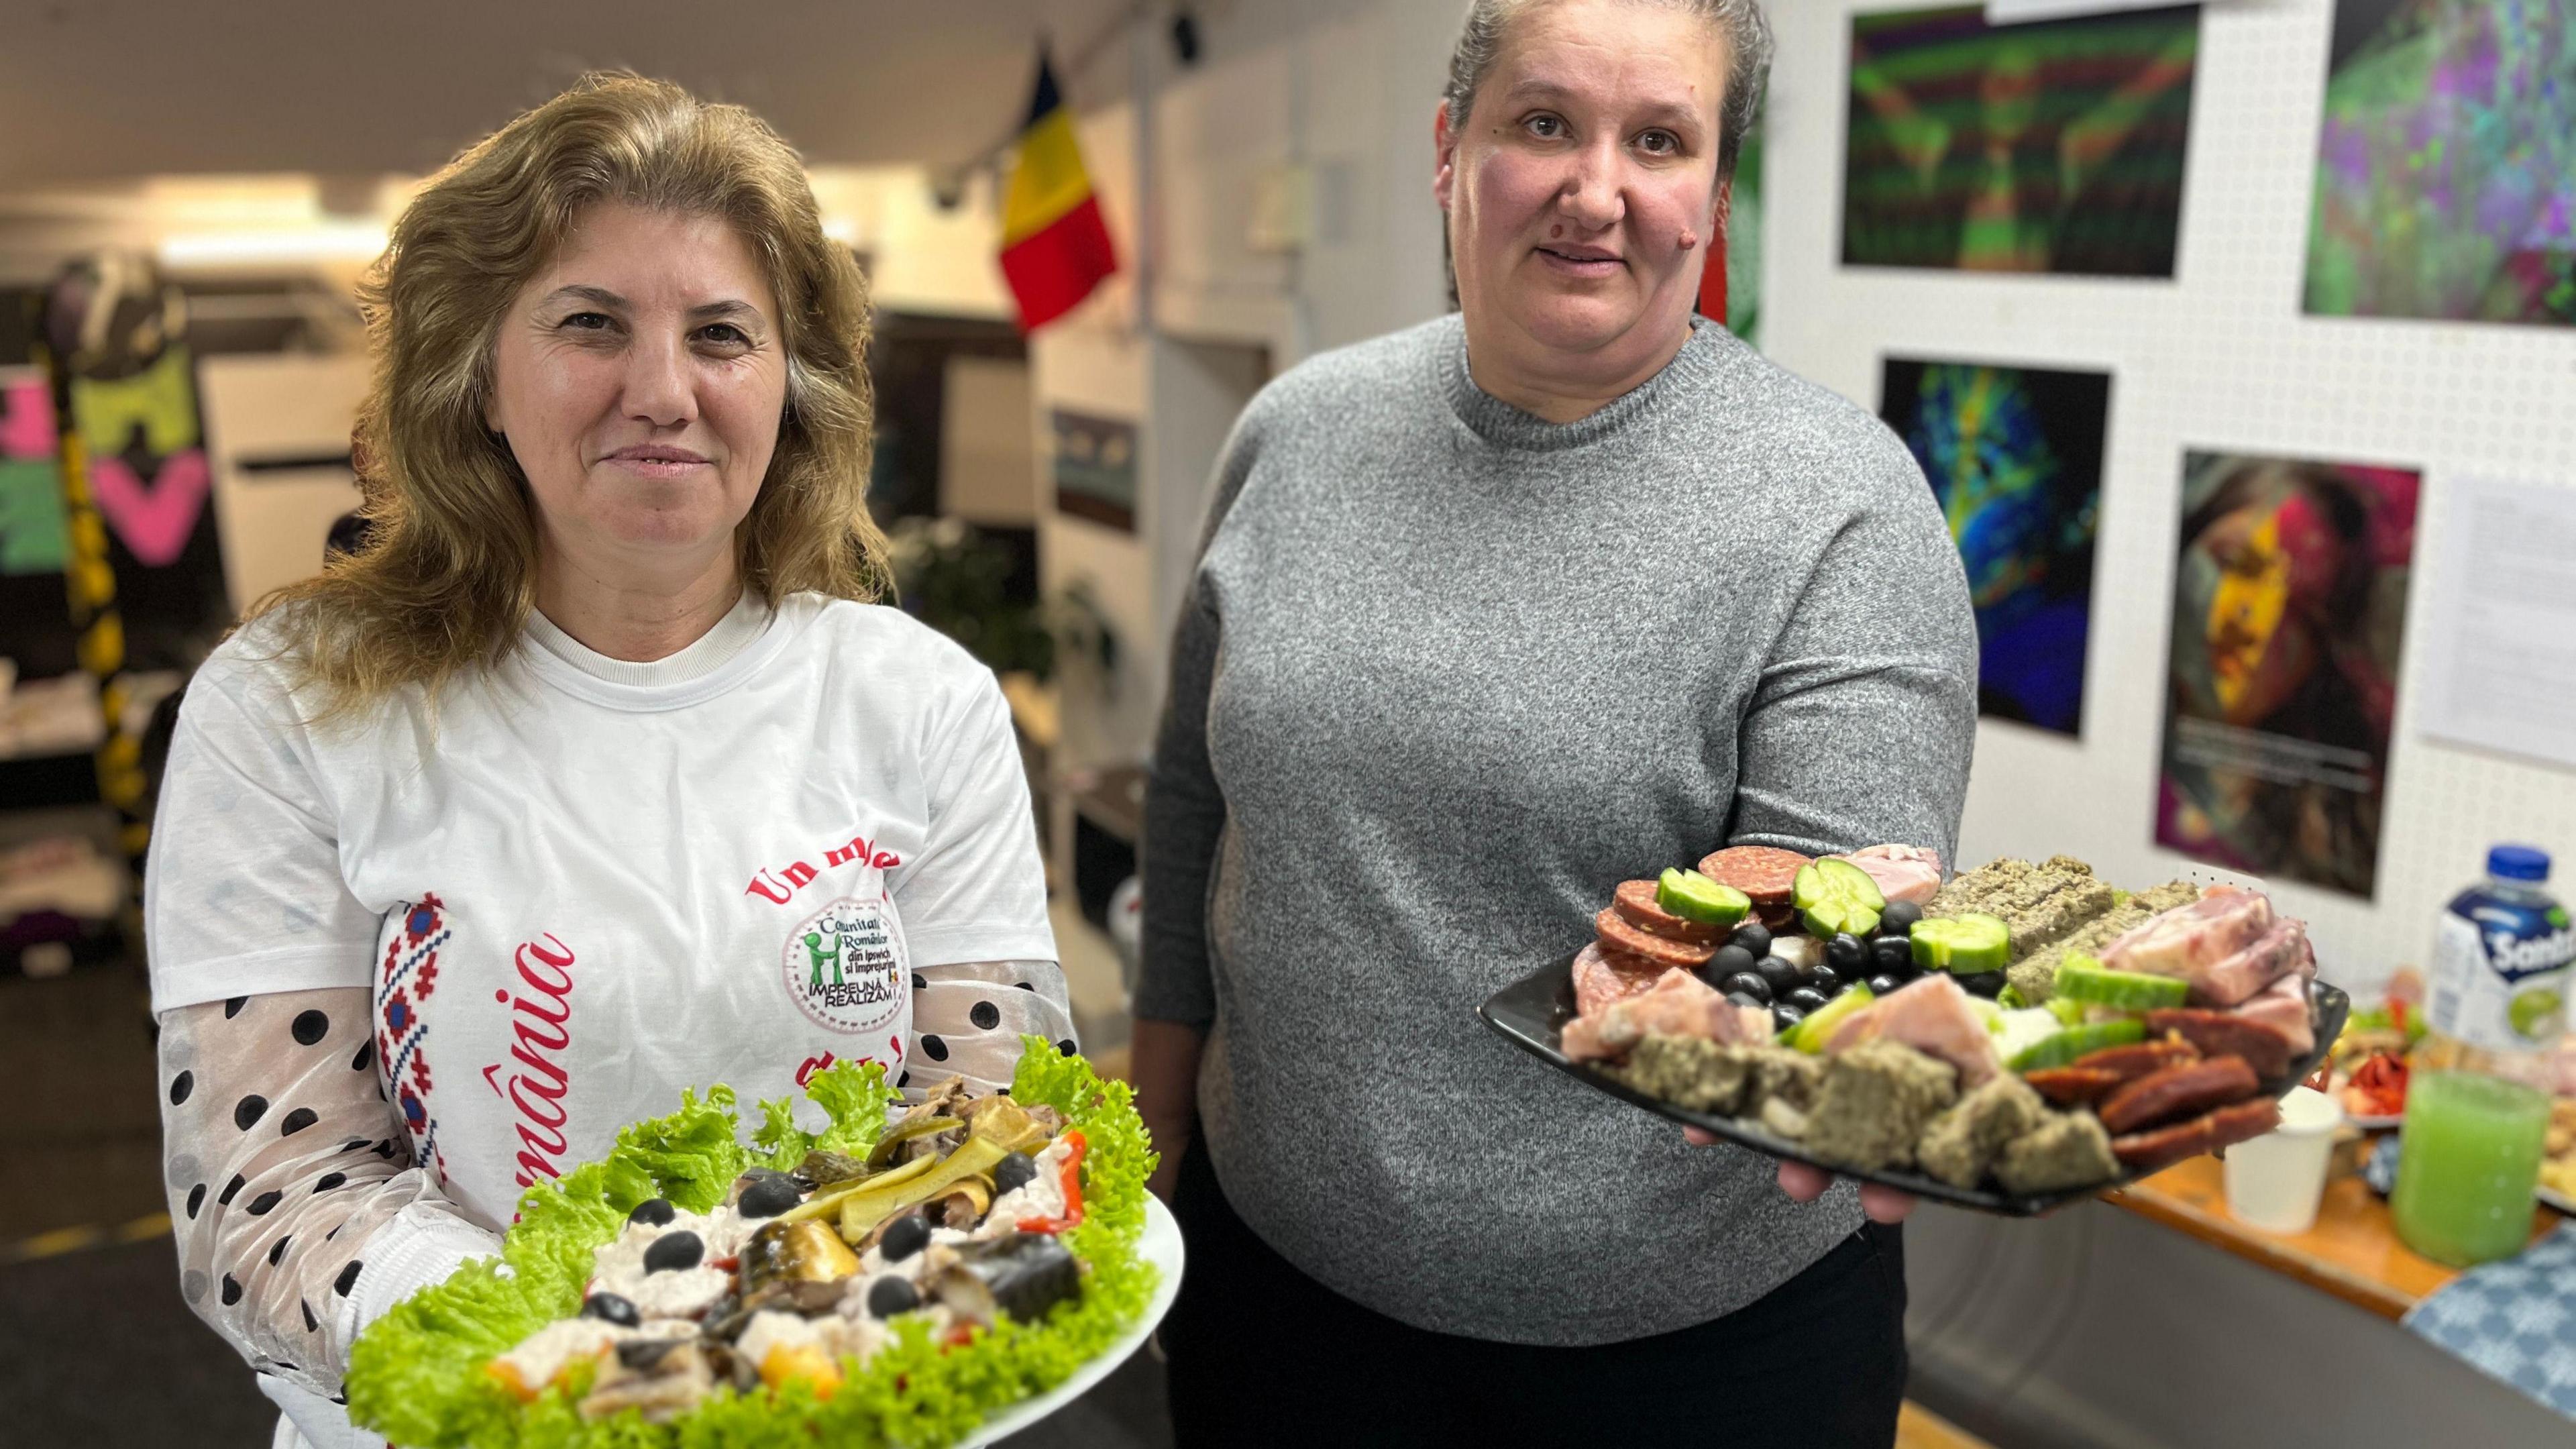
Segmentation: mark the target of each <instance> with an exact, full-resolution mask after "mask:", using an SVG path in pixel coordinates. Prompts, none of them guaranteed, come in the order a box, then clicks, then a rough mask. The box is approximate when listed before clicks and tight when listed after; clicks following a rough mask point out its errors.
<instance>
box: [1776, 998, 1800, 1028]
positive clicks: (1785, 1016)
mask: <svg viewBox="0 0 2576 1449" xmlns="http://www.w3.org/2000/svg"><path fill="white" fill-rule="evenodd" d="M1806 1019H1807V1009H1806V1008H1805V1007H1803V1006H1791V1005H1789V1004H1788V1003H1786V1002H1783V1003H1781V1004H1780V1005H1778V1006H1775V1007H1772V1008H1771V1024H1772V1025H1773V1026H1774V1027H1776V1028H1778V1029H1779V1030H1781V1031H1787V1030H1788V1029H1789V1028H1791V1027H1793V1026H1796V1025H1797V1024H1798V1023H1799V1022H1802V1021H1805V1020H1806Z"/></svg>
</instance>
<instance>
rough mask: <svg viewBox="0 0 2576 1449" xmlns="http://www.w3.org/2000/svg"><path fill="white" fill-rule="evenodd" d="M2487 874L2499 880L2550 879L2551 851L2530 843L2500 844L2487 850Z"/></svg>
mask: <svg viewBox="0 0 2576 1449" xmlns="http://www.w3.org/2000/svg"><path fill="white" fill-rule="evenodd" d="M2487 874H2489V875H2491V876H2494V877H2496V878H2497V879H2499V880H2529V881H2543V880H2547V879H2549V852H2548V851H2545V850H2534V849H2532V848H2531V847H2530V846H2528V845H2499V846H2497V847H2495V848H2494V849H2493V850H2490V851H2488V852H2487Z"/></svg>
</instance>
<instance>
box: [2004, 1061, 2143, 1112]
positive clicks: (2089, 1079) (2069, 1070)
mask: <svg viewBox="0 0 2576 1449" xmlns="http://www.w3.org/2000/svg"><path fill="white" fill-rule="evenodd" d="M2021 1079H2022V1080H2023V1081H2025V1082H2028V1083H2030V1085H2031V1089H2032V1090H2033V1091H2036V1092H2038V1093H2039V1094H2040V1095H2041V1096H2043V1097H2046V1098H2047V1099H2048V1100H2049V1101H2051V1102H2054V1103H2056V1104H2057V1105H2058V1106H2060V1107H2075V1106H2081V1105H2082V1104H2084V1103H2086V1102H2090V1101H2092V1100H2094V1099H2095V1098H2097V1097H2100V1096H2102V1095H2103V1094H2104V1093H2106V1092H2108V1091H2110V1090H2111V1089H2112V1088H2114V1087H2117V1086H2118V1085H2120V1074H2119V1073H2117V1072H2110V1071H2104V1070H2103V1069H2101V1068H2099V1067H2044V1068H2042V1069H2041V1070H2039V1071H2035V1072H2024V1073H2022V1078H2021Z"/></svg>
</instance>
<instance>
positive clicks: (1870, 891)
mask: <svg viewBox="0 0 2576 1449" xmlns="http://www.w3.org/2000/svg"><path fill="white" fill-rule="evenodd" d="M1789 904H1791V905H1793V906H1795V907H1797V908H1798V913H1799V915H1800V917H1801V924H1803V925H1805V926H1806V928H1807V934H1808V935H1810V936H1814V937H1816V938H1817V939H1818V940H1831V939H1832V938H1833V937H1834V936H1835V935H1836V934H1838V933H1840V932H1844V931H1849V932H1850V933H1851V934H1853V935H1855V936H1861V937H1866V936H1868V935H1869V934H1870V933H1871V932H1873V931H1875V930H1877V929H1878V913H1879V912H1881V911H1883V910H1885V909H1887V897H1886V896H1884V895H1881V894H1880V893H1879V889H1878V882H1876V881H1874V880H1871V879H1870V878H1869V872H1868V871H1865V870H1863V869H1861V868H1860V867H1859V866H1856V865H1854V864H1852V863H1851V862H1850V861H1847V860H1820V861H1817V862H1816V863H1815V864H1813V865H1807V866H1801V867H1799V869H1798V875H1797V878H1796V880H1794V881H1793V882H1792V883H1791V884H1790V888H1789Z"/></svg>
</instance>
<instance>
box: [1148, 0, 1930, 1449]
mask: <svg viewBox="0 0 2576 1449" xmlns="http://www.w3.org/2000/svg"><path fill="white" fill-rule="evenodd" d="M1770 46H1771V38H1770V32H1769V29H1768V27H1767V26H1766V24H1765V22H1764V20H1763V17H1762V14H1761V11H1760V9H1759V7H1758V6H1757V5H1756V4H1755V0H1475V3H1474V4H1473V5H1472V6H1471V7H1470V8H1469V10H1468V13H1467V18H1466V23H1465V25H1464V26H1463V28H1462V30H1461V33H1460V36H1459V40H1458V44H1457V47H1456V50H1455V52H1454V55H1453V59H1452V62H1451V68H1450V76H1449V86H1448V92H1447V95H1446V97H1445V98H1444V100H1443V102H1442V103H1441V104H1440V105H1439V107H1438V108H1437V110H1436V111H1435V112H1434V115H1433V118H1432V120H1433V141H1434V147H1435V149H1434V157H1435V161H1434V169H1433V172H1432V177H1431V182H1432V191H1433V195H1434V196H1435V198H1436V199H1437V200H1438V202H1439V204H1440V206H1441V209H1442V210H1443V211H1444V212H1445V213H1446V214H1447V222H1448V225H1447V235H1448V238H1449V242H1450V254H1451V256H1452V258H1453V260H1454V265H1455V269H1456V277H1457V285H1458V312H1457V313H1456V314H1455V315H1453V316H1449V317H1443V318H1439V319H1436V320H1434V321H1431V322H1427V323H1424V324H1422V325H1420V326H1418V327H1413V328H1409V329H1407V330H1405V331H1402V332H1398V333H1395V334H1393V335H1391V336H1387V337H1381V338H1378V339H1375V340H1373V341H1369V342H1364V343H1361V344H1360V345H1358V346H1356V347H1351V348H1347V349H1344V350H1342V351H1339V352H1333V353H1327V354H1325V355H1323V356H1320V357H1316V358H1313V359H1310V360H1309V361H1307V362H1305V363H1303V364H1301V365H1299V366H1298V367H1297V368H1295V369H1293V370H1292V371H1290V372H1288V373H1287V374H1285V375H1284V376H1282V377H1280V378H1279V379H1278V380H1277V381H1275V382H1273V383H1271V384H1270V385H1269V386H1268V387H1267V388H1265V389H1264V390H1263V391H1262V393H1261V394H1260V396H1258V397H1256V398H1255V399H1254V400H1253V401H1252V404H1251V405H1250V407H1249V408H1247V409H1246V410H1245V413H1244V416H1243V418H1242V419H1241V421H1239V422H1238V423H1237V424H1236V426H1235V431H1234V436H1233V437H1232V438H1231V439H1230V440H1229V441H1228V443H1227V446H1226V449H1225V453H1224V455H1223V457H1222V458H1221V459H1220V461H1219V463H1218V468H1217V477H1216V485H1215V490H1214V491H1215V502H1214V507H1213V509H1212V511H1211V514H1210V517H1209V520H1208V526H1207V531H1206V534H1205V542H1204V544H1203V547H1202V552H1201V555H1200V559H1199V563H1198V570H1197V577H1196V580H1195V586H1194V588H1193V589H1192V591H1191V593H1190V595H1189V597H1188V599H1187V601H1186V603H1185V606H1184V608H1183V611H1182V615H1181V619H1180V624H1179V629H1178V632H1177V634H1176V636H1175V640H1174V644H1173V649H1172V656H1171V661H1172V662H1171V689H1170V693H1169V696H1168V699H1167V701H1166V704H1165V713H1164V717H1163V724H1162V729H1161V734H1160V737H1159V739H1158V741H1157V744H1156V747H1155V754H1154V769H1153V777H1152V784H1151V786H1150V788H1149V790H1148V792H1147V795H1146V801H1145V832H1144V838H1145V871H1144V899H1145V916H1144V957H1143V971H1142V973H1141V978H1140V981H1139V984H1138V987H1137V991H1136V1014H1137V1017H1138V1020H1137V1023H1136V1045H1135V1058H1134V1060H1135V1073H1136V1089H1137V1105H1138V1108H1139V1110H1141V1111H1142V1112H1143V1113H1144V1114H1145V1119H1146V1122H1147V1123H1148V1125H1150V1126H1151V1127H1152V1128H1153V1130H1154V1139H1155V1146H1156V1148H1157V1149H1158V1150H1159V1151H1161V1152H1162V1153H1163V1155H1164V1156H1163V1160H1164V1162H1165V1164H1166V1165H1167V1168H1168V1169H1169V1170H1168V1171H1167V1172H1166V1174H1165V1178H1164V1180H1163V1181H1162V1182H1160V1183H1158V1184H1157V1185H1158V1187H1160V1188H1161V1189H1162V1190H1164V1191H1166V1192H1168V1193H1170V1194H1171V1196H1172V1201H1173V1211H1174V1213H1175V1214H1176V1215H1177V1216H1178V1217H1179V1219H1180V1223H1181V1228H1182V1231H1183V1233H1184V1234H1185V1235H1186V1236H1187V1238H1188V1242H1189V1252H1190V1271H1189V1276H1188V1277H1187V1279H1185V1280H1184V1282H1183V1283H1182V1286H1181V1292H1180V1297H1179V1300H1178V1301H1177V1303H1176V1304H1175V1305H1174V1307H1173V1309H1172V1313H1171V1317H1170V1318H1169V1319H1168V1320H1166V1322H1165V1324H1164V1326H1163V1334H1162V1341H1163V1344H1164V1346H1165V1348H1166V1350H1167V1351H1168V1353H1169V1355H1170V1385H1171V1401H1172V1409H1173V1419H1174V1425H1175V1428H1176V1431H1177V1435H1178V1440H1179V1442H1180V1443H1181V1444H1183V1445H1198V1444H1221V1445H1226V1446H1229V1449H1234V1446H1244V1445H1258V1444H1318V1443H1335V1444H1404V1445H1441V1444H1462V1445H1469V1444H1471V1445H1478V1446H1483V1445H1491V1444H1573V1443H1582V1442H1587V1441H1589V1440H1591V1439H1594V1438H1597V1437H1601V1436H1604V1435H1610V1436H1616V1437H1618V1438H1620V1439H1624V1440H1637V1441H1640V1442H1645V1443H1664V1442H1670V1443H1704V1442H1722V1443H1727V1444H1740V1445H1769V1444H1782V1445H1789V1444H1794V1445H1861V1444H1880V1445H1884V1444H1887V1443H1889V1442H1890V1441H1891V1440H1892V1439H1893V1438H1894V1436H1895V1432H1896V1414H1897V1406H1898V1402H1899V1399H1900V1398H1901V1396H1902V1394H1903V1391H1904V1384H1905V1339H1904V1309H1905V1281H1904V1263H1903V1258H1902V1249H1901V1239H1900V1237H1899V1231H1898V1229H1897V1227H1896V1226H1895V1221H1896V1220H1897V1219H1899V1218H1902V1217H1903V1216H1904V1214H1905V1212H1906V1210H1907V1203H1906V1202H1905V1201H1904V1200H1903V1199H1902V1198H1900V1197H1898V1196H1896V1195H1894V1194H1891V1193H1888V1192H1886V1191H1885V1190H1883V1189H1879V1188H1875V1187H1872V1188H1870V1189H1868V1190H1866V1191H1854V1190H1853V1189H1852V1188H1851V1187H1850V1186H1849V1185H1847V1184H1846V1185H1844V1186H1841V1187H1832V1188H1829V1186H1828V1182H1827V1179H1826V1178H1825V1177H1824V1176H1823V1175H1822V1174H1820V1173H1817V1172H1814V1171H1812V1170H1808V1169H1796V1170H1787V1171H1783V1170H1781V1168H1780V1166H1779V1165H1778V1164H1776V1163H1773V1162H1771V1161H1769V1160H1768V1159H1765V1158H1762V1157H1758V1156H1755V1155H1754V1154H1752V1153H1749V1152H1744V1151H1741V1150H1739V1149H1736V1148H1733V1147H1724V1146H1703V1147H1699V1148H1693V1147H1690V1146H1687V1145H1686V1144H1685V1142H1684V1140H1683V1136H1682V1134H1681V1133H1679V1132H1677V1131H1675V1130H1674V1129H1673V1128H1671V1127H1670V1126H1669V1125H1667V1124H1665V1123H1662V1122H1660V1121H1658V1120H1657V1119H1655V1118H1653V1117H1651V1116H1648V1115H1647V1114H1645V1113H1643V1112H1639V1111H1637V1110H1636V1109H1634V1108H1632V1107H1628V1106H1626V1105H1623V1104H1621V1103H1619V1102H1615V1101H1612V1100H1611V1099H1609V1098H1608V1097H1605V1096H1602V1095H1601V1094H1599V1093H1597V1092H1592V1091H1588V1090H1586V1089H1585V1088H1583V1087H1582V1086H1580V1085H1578V1084H1576V1083H1573V1082H1569V1081H1567V1080H1566V1079H1565V1078H1564V1077H1562V1076H1560V1075H1557V1074H1555V1073H1552V1072H1549V1071H1547V1070H1546V1069H1545V1068H1543V1067H1541V1066H1539V1065H1538V1064H1536V1063H1534V1062H1532V1061H1531V1060H1530V1059H1529V1058H1527V1057H1526V1056H1523V1055H1521V1054H1519V1053H1517V1052H1514V1051H1513V1050H1512V1049H1511V1048H1510V1047H1509V1046H1508V1045H1506V1044H1504V1043H1502V1042H1500V1041H1498V1040H1496V1039H1495V1038H1494V1037H1493V1036H1492V1035H1491V1034H1490V1033H1488V1032H1486V1031H1485V1030H1484V1029H1483V1027H1482V1026H1480V1025H1479V1024H1478V1022H1477V1021H1476V1018H1475V1008H1476V1005H1477V1003H1478V1002H1480V1001H1482V1000H1483V999H1484V998H1485V997H1486V996H1487V995H1488V994H1489V993H1491V992H1493V991H1494V990H1495V989H1497V988H1499V987H1501V986H1503V985H1505V984H1507V983H1509V982H1510V981H1512V980H1514V979H1516V978H1518V977H1520V976H1523V975H1525V974H1527V973H1528V972H1529V971H1531V970H1533V969H1534V968H1537V967H1540V966H1542V965H1544V964H1546V963H1547V962H1549V961H1550V960H1558V961H1562V960H1564V959H1566V958H1568V957H1570V956H1571V955H1573V953H1574V951H1575V949H1576V948H1577V947H1579V946H1582V945H1584V944H1586V943H1588V942H1589V941H1590V940H1591V939H1592V936H1593V926H1592V921H1593V914H1594V912H1596V911H1598V910H1600V909H1601V908H1602V906H1603V905H1605V904H1606V903H1608V901H1609V900H1610V899H1611V896H1612V894H1613V892H1614V891H1616V889H1617V888H1618V886H1619V884H1620V882H1622V881H1625V880H1633V879H1637V878H1639V877H1646V878H1652V877H1653V876H1654V875H1655V873H1656V872H1657V871H1659V870H1661V869H1663V868H1665V867H1667V866H1673V865H1680V864H1685V863H1688V862H1690V861H1694V860H1697V859H1699V858H1700V857H1702V856H1704V855H1706V854H1708V853H1709V852H1710V851H1711V850H1712V849H1715V848H1716V847H1719V846H1722V845H1728V844H1760V845H1768V846H1779V847H1787V848H1789V849H1793V850H1798V851H1801V852H1805V853H1807V854H1822V853H1826V852H1830V851H1841V850H1849V849H1851V848H1853V847H1856V846H1863V845H1871V844H1877V843H1880V842H1889V841H1892V842H1901V843H1905V844H1911V845H1924V846H1931V847H1933V848H1935V849H1938V850H1940V851H1942V852H1943V853H1945V854H1946V853H1948V852H1949V851H1950V850H1951V848H1952V846H1953V844H1954V843H1955V841H1956V838H1957V833H1958V828H1959V812H1960V806H1961V802H1962V798H1963V796H1964V794H1965V791H1966V786H1967V777H1968V761H1969V754H1970V751H1971V749H1972V748H1973V745H1974V741H1975V738H1976V668H1977V664H1976V657H1977V656H1976V644H1977V635H1976V626H1975V620H1974V618H1973V616H1972V615H1971V613H1970V610H1969V604H1968V592H1967V584H1966V579H1965V575H1964V573H1963V572H1962V570H1961V567H1960V563H1959V555H1958V550H1957V549H1956V548H1955V547H1953V546H1952V544H1951V542H1950V537H1949V533H1948V530H1947V529H1946V528H1945V527H1944V525H1943V523H1942V521H1941V514H1940V510H1939V508H1938V507H1937V506H1936V505H1935V503H1934V501H1933V498H1932V492H1931V489H1930V488H1928V487H1927V486H1925V484H1924V481H1923V474H1922V472H1921V470H1920V469H1918V468H1917V467H1916V466H1915V464H1914V460H1913V458H1912V456H1911V455H1910V454H1909V453H1907V451H1906V449H1905V445H1904V444H1903V443H1901V442H1899V441H1898V440H1897V439H1896V437H1895V436H1894V435H1893V434H1891V433H1889V432H1888V430H1887V429H1886V428H1885V427H1883V426H1881V425H1880V424H1879V423H1878V422H1877V421H1876V420H1875V419H1874V418H1872V417H1871V416H1870V415H1869V414H1868V413H1867V412H1865V411H1863V410H1862V409H1860V408H1857V407H1854V406H1853V405H1852V404H1851V403H1849V402H1847V401H1845V400H1843V399H1841V398H1838V397H1835V396H1833V395H1832V394H1830V393H1827V392H1825V391H1824V390H1823V389H1821V388H1818V387H1815V386H1814V385H1812V384H1810V383H1807V382H1805V381H1802V380H1801V379H1798V378H1796V377H1793V376H1791V375H1789V374H1788V373H1786V372H1784V371H1782V370H1781V369H1780V368H1778V367H1775V366H1773V365H1772V364H1771V363H1769V362H1766V361H1764V360H1763V359H1762V358H1761V357H1760V356H1759V355H1757V354H1756V353H1754V352H1753V351H1752V350H1751V349H1750V348H1748V347H1746V346H1745V345H1744V344H1743V343H1741V342H1739V341H1737V340H1736V339H1735V338H1733V337H1730V336H1728V335H1727V333H1726V332H1725V330H1724V329H1723V328H1721V327H1719V326H1717V325H1716V324H1714V323H1712V322H1709V321H1706V320H1705V319H1700V318H1696V317H1694V316H1693V314H1692V308H1691V303H1692V300H1693V299H1694V298H1695V297H1696V296H1697V295H1698V292H1699V281H1700V269H1701V266H1702V264H1703V262H1704V260H1705V259H1706V258H1707V257H1708V255H1709V253H1710V251H1711V249H1712V244H1713V243H1714V242H1715V240H1716V238H1717V237H1718V236H1720V235H1721V234H1722V232H1723V230H1724V227H1725V224H1726V215H1727V203H1728V194H1729V183H1730V179H1731V177H1732V175H1733V171H1734V166H1735V161H1736V157H1737V155H1738V154H1739V152H1740V149H1741V147H1742V144H1743V139H1744V134H1745V131H1746V130H1747V129H1748V128H1749V126H1750V125H1751V123H1752V120H1753V117H1754V115H1755V113H1756V109H1757V107H1758V105H1759V103H1760V98H1761V93H1762V80H1763V72H1764V68H1765V66H1766V64H1767V62H1768V57H1769V52H1770Z"/></svg>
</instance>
